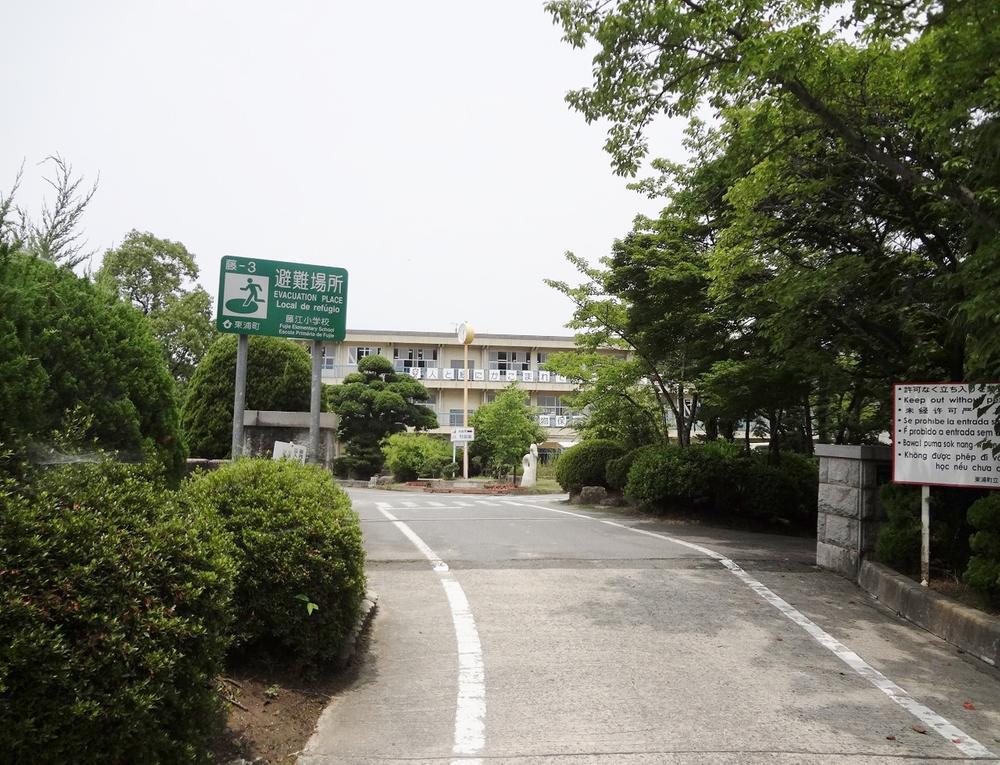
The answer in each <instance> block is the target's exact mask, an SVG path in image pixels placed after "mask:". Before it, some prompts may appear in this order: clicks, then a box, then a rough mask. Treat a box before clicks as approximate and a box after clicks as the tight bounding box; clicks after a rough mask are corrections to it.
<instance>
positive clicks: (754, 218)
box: [548, 0, 1000, 398]
mask: <svg viewBox="0 0 1000 765" xmlns="http://www.w3.org/2000/svg"><path fill="white" fill-rule="evenodd" d="M548 7H549V10H550V11H551V12H552V14H553V16H554V18H555V19H556V20H557V22H558V23H559V24H560V25H561V26H562V27H563V30H564V32H565V34H566V39H567V40H568V41H569V42H570V43H571V44H573V45H574V46H577V47H584V46H586V45H588V44H591V43H596V45H597V47H598V50H597V53H596V55H595V57H594V70H593V71H594V82H593V85H592V86H590V87H587V88H583V89H581V90H578V91H575V92H573V93H571V94H570V95H569V97H568V99H569V101H570V103H571V104H572V105H573V106H574V107H575V108H577V109H578V110H580V111H581V112H582V113H583V114H584V115H585V116H586V118H587V119H588V120H597V119H607V120H609V122H610V128H609V134H608V142H607V144H606V147H607V149H608V151H609V152H610V153H611V155H612V158H613V162H614V165H615V168H616V169H617V170H618V171H619V172H621V173H623V174H633V173H635V172H636V171H637V170H638V168H639V166H640V163H641V161H642V159H643V157H644V156H645V154H646V151H647V143H646V136H647V134H648V132H649V130H650V129H653V127H654V126H653V123H654V120H655V119H656V118H657V117H658V116H661V115H666V116H673V117H687V118H689V119H691V120H692V125H693V126H695V127H696V126H697V121H696V120H694V119H693V115H694V114H695V113H696V110H698V109H701V108H704V107H705V106H709V107H711V108H712V109H713V110H714V111H715V113H716V115H717V117H718V118H719V119H720V120H721V122H722V127H721V128H717V129H715V128H713V129H712V130H708V131H704V132H703V138H704V140H703V141H702V148H703V149H704V147H705V146H706V144H708V145H711V146H712V148H711V151H710V152H709V153H712V154H714V155H715V156H721V155H723V154H726V148H727V146H728V144H727V141H728V140H729V139H731V138H733V137H734V135H735V136H736V138H737V139H739V133H741V132H742V133H743V135H744V137H749V136H750V135H751V134H752V135H753V136H754V137H755V138H757V139H763V140H762V141H761V142H760V143H756V144H755V143H751V142H748V141H744V143H743V145H744V147H749V148H750V149H751V156H752V158H753V159H752V161H751V162H750V163H749V166H747V165H746V162H745V161H744V162H743V173H742V178H739V177H738V176H732V177H731V182H730V183H727V184H725V189H724V191H723V194H724V196H723V197H722V199H723V200H724V203H725V205H726V206H730V205H731V212H733V213H735V214H736V217H735V218H734V219H733V220H731V221H726V222H724V227H725V226H730V225H731V226H732V227H731V228H730V229H729V231H728V233H724V232H723V228H722V227H720V229H719V231H718V234H719V242H720V245H721V246H720V257H719V258H717V259H714V263H713V265H714V266H716V267H717V272H718V273H725V270H726V267H727V266H732V265H733V264H735V263H737V262H740V261H742V262H744V263H745V262H746V261H747V260H748V259H747V258H745V254H746V252H747V245H748V244H752V245H754V246H753V249H751V250H750V251H751V252H752V253H753V255H754V258H751V259H749V260H751V262H753V263H760V264H761V265H762V266H763V267H764V270H763V271H760V272H758V277H762V278H763V279H764V281H768V282H769V281H774V282H776V284H774V285H772V286H773V287H782V288H784V290H785V291H784V295H777V296H778V297H783V298H784V299H786V300H787V299H788V298H789V297H792V298H798V299H800V300H799V301H798V305H799V306H801V307H803V308H807V307H808V308H812V309H814V310H815V309H818V310H815V312H814V319H813V321H812V322H811V323H808V324H806V325H804V326H805V327H809V326H815V325H816V322H817V319H818V318H819V317H818V315H817V314H818V313H820V312H825V313H826V314H827V315H831V316H833V317H834V318H835V320H840V321H839V323H840V324H841V325H842V327H843V330H844V331H843V333H842V334H843V335H844V336H845V337H848V338H851V340H852V341H853V342H854V343H855V344H856V345H857V346H864V345H865V344H867V345H868V346H870V347H868V348H864V347H859V348H856V349H854V350H851V351H849V353H850V354H856V355H857V356H859V357H860V359H852V362H856V361H858V360H860V362H861V363H860V365H858V364H852V365H851V366H852V367H853V368H854V369H857V370H864V369H870V368H872V367H874V366H875V365H876V364H877V363H879V361H880V360H881V362H882V365H883V367H884V368H886V369H888V368H889V367H892V373H893V374H899V373H900V370H907V369H910V368H912V367H915V366H919V365H920V363H921V361H922V362H923V364H924V366H934V365H938V366H941V367H943V369H944V370H945V371H944V374H946V375H947V376H949V377H951V378H953V379H957V378H961V377H963V376H964V375H965V374H966V373H967V372H970V371H971V372H972V374H973V375H979V376H983V375H991V374H995V373H996V371H995V370H997V369H1000V342H998V341H997V340H996V334H995V332H991V331H989V327H990V326H995V324H991V322H995V312H994V311H992V309H991V308H990V306H995V305H996V304H997V302H998V300H1000V280H998V279H997V278H996V276H995V275H996V273H998V272H1000V268H998V266H1000V244H998V230H1000V163H998V162H997V157H998V146H1000V140H998V138H1000V121H998V115H1000V88H998V87H997V80H996V76H995V73H996V71H997V70H998V68H1000V31H998V30H1000V7H998V5H997V4H996V3H995V2H992V0H964V1H963V2H944V3H938V2H934V1H933V0H918V1H917V2H913V3H898V4H897V3H886V2H882V1H881V0H872V2H859V3H854V4H853V5H843V4H835V3H832V2H829V3H828V2H823V3H819V4H816V3H806V2H804V1H800V0H766V1H765V2H761V1H760V0H736V1H735V2H732V3H728V4H725V5H724V6H723V5H720V4H718V3H709V2H700V0H664V1H663V2H658V3H632V2H610V3H609V2H603V1H598V0H593V1H591V0H585V1H583V2H576V1H575V0H565V1H562V0H560V1H558V2H552V3H550V4H549V6H548ZM838 20H839V22H840V24H837V23H836V22H837V21H838ZM831 21H833V22H834V23H832V24H831ZM847 28H850V29H851V30H852V31H855V32H856V33H857V35H856V37H855V38H854V39H852V40H848V39H847V36H846V35H845V34H844V33H843V30H844V29H847ZM747 126H749V128H750V130H749V131H748V130H747V129H746V128H747ZM729 158H730V161H731V162H732V163H733V166H735V160H736V156H735V152H729ZM654 164H656V166H657V167H659V168H660V169H662V170H666V171H667V172H668V179H667V180H666V181H664V180H663V179H660V180H658V181H656V180H654V181H649V182H645V183H643V184H640V186H641V187H642V188H644V189H646V190H647V191H656V190H659V191H663V190H666V191H667V192H668V193H669V194H670V195H671V196H674V195H675V193H676V192H677V191H678V188H680V189H681V190H682V191H683V189H684V188H685V186H686V183H687V182H688V181H689V180H690V179H687V178H684V177H680V178H678V177H677V173H676V170H677V168H676V167H672V166H670V165H668V164H667V163H663V162H660V163H654ZM790 212H792V213H794V214H793V215H792V216H791V217H789V213H790ZM803 234H804V235H805V236H803ZM727 240H728V241H727ZM831 245H832V246H831ZM727 250H728V252H729V254H730V257H729V258H728V262H726V261H724V260H723V259H722V256H724V255H725V253H726V251H727ZM886 256H888V257H886ZM762 257H763V258H769V257H777V258H778V259H779V260H783V261H784V262H782V263H779V264H778V265H777V266H775V264H774V263H773V262H772V263H767V262H766V260H763V261H762V260H761V258H762ZM817 257H820V258H822V257H826V258H827V260H828V262H826V263H824V264H823V268H822V269H821V278H820V279H815V278H812V277H813V275H814V273H815V269H814V268H813V267H812V263H815V261H816V258H817ZM793 258H799V259H800V260H801V262H800V263H796V262H794V261H793V262H790V263H789V262H788V261H790V260H791V259H793ZM786 266H787V267H786ZM743 270H744V272H745V269H743ZM726 275H727V276H732V274H726ZM772 277H773V279H772ZM797 277H798V278H797ZM834 277H836V278H834ZM899 277H902V278H901V279H900V278H899ZM799 284H805V285H807V287H808V285H810V284H811V285H813V286H815V287H816V288H817V291H816V293H814V297H811V298H809V299H807V300H801V298H803V297H804V295H803V294H802V292H808V289H806V290H802V291H797V290H796V286H797V285H799ZM832 284H835V285H836V286H838V287H840V288H843V289H837V290H834V291H833V295H834V300H833V301H830V302H831V303H832V304H831V305H830V308H829V309H827V308H826V307H825V306H824V305H823V301H822V300H821V299H819V298H818V293H819V292H820V291H827V289H828V287H829V286H830V285H832ZM820 285H822V286H820ZM908 289H910V290H912V295H911V297H912V298H913V299H912V300H910V301H909V303H908V309H909V310H906V311H904V312H903V313H900V312H899V311H898V307H899V303H900V300H899V299H898V297H899V296H900V295H906V290H908ZM796 293H798V294H796ZM774 294H775V293H774V292H773V290H772V296H774ZM928 296H929V297H930V299H931V302H930V310H929V313H930V314H931V315H933V316H936V317H937V321H936V322H935V324H936V325H937V329H936V330H935V329H934V328H932V326H930V325H928V326H925V327H923V328H922V330H920V329H919V327H918V325H919V324H920V323H921V322H922V321H923V318H922V317H920V316H919V315H914V314H915V313H916V314H919V312H920V308H921V306H922V305H927V302H926V300H925V298H926V297H928ZM886 298H889V299H886ZM892 298H897V299H892ZM841 300H844V301H848V310H846V311H845V310H841V309H840V306H838V305H837V303H838V302H839V301H841ZM778 302H779V306H780V301H778ZM862 302H866V303H867V308H868V315H867V316H865V315H864V314H865V312H864V311H858V310H856V308H857V306H859V305H860V304H861V303H862ZM879 305H881V306H882V307H883V308H884V309H885V314H884V316H883V317H882V318H883V319H885V318H888V319H896V320H895V321H891V322H890V323H889V325H888V328H889V332H888V333H887V332H884V331H881V330H880V329H879V324H880V322H879V321H878V320H877V317H876V316H874V310H875V309H876V308H877V306H879ZM781 307H783V306H781ZM913 309H916V312H915V311H914V310H913ZM788 313H792V312H788ZM800 317H801V314H800ZM942 318H944V321H943V322H942V321H941V319H942ZM907 324H908V325H909V326H906V325H907ZM843 325H849V326H846V327H844V326H843ZM788 328H794V325H793V324H792V322H790V321H789V322H786V324H785V330H786V332H785V333H786V334H788V332H787V330H788ZM942 328H943V329H942ZM913 329H918V331H917V335H918V336H919V337H921V338H924V337H930V340H931V342H930V343H924V344H923V345H924V349H925V350H927V351H928V353H927V354H925V358H924V359H923V360H921V359H920V358H919V356H915V354H910V353H908V352H907V349H908V348H909V341H910V339H911V336H908V330H913ZM899 330H902V331H899ZM804 332H808V330H805V331H804ZM804 332H803V333H802V334H804ZM893 335H895V337H893ZM935 336H936V337H935ZM893 345H895V346H897V349H896V350H895V351H894V349H893V348H892V346H893ZM876 346H882V349H883V350H881V351H879V350H874V348H875V347H876ZM935 346H936V347H935ZM885 349H888V350H889V351H890V352H889V353H888V354H884V353H883V351H884V350H885ZM827 350H828V349H820V351H819V353H820V354H821V355H822V352H824V351H827ZM901 356H903V357H905V358H900V357H901ZM934 356H939V357H943V359H942V358H932V357H934ZM861 380H862V378H861V376H860V374H857V375H855V377H854V382H855V383H856V384H857V385H858V386H859V389H860V388H864V387H865V384H864V383H862V382H861ZM870 382H871V386H872V387H880V386H881V382H880V381H875V380H874V378H872V379H871V380H870ZM860 397H863V394H859V398H860Z"/></svg>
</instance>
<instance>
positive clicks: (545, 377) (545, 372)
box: [538, 369, 552, 382]
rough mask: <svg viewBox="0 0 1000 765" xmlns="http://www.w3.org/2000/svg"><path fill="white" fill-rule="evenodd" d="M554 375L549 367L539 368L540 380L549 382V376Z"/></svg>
mask: <svg viewBox="0 0 1000 765" xmlns="http://www.w3.org/2000/svg"><path fill="white" fill-rule="evenodd" d="M551 377H552V373H551V372H550V371H549V370H547V369H539V370H538V382H549V378H551Z"/></svg>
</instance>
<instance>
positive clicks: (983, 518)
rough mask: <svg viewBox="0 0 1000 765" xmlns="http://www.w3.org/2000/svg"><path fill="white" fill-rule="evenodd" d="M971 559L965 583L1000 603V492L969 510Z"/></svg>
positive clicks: (978, 501)
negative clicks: (972, 531)
mask: <svg viewBox="0 0 1000 765" xmlns="http://www.w3.org/2000/svg"><path fill="white" fill-rule="evenodd" d="M968 520H969V525H970V526H972V528H973V529H975V532H974V533H973V534H972V537H971V539H970V540H969V544H970V547H971V549H972V556H971V557H970V558H969V564H968V567H967V568H966V569H965V581H966V583H967V584H968V585H969V586H970V587H972V588H974V589H976V590H979V591H980V592H981V593H983V594H984V595H986V596H987V597H988V598H989V599H990V600H991V601H992V602H993V603H1000V492H991V493H990V494H988V495H987V496H985V497H982V498H980V499H977V500H976V501H975V502H973V503H972V505H971V506H970V507H969V511H968Z"/></svg>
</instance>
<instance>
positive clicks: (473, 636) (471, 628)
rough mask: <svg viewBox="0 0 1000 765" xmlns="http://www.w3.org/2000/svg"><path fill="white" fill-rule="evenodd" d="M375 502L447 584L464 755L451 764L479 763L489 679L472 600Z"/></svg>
mask: <svg viewBox="0 0 1000 765" xmlns="http://www.w3.org/2000/svg"><path fill="white" fill-rule="evenodd" d="M375 506H376V507H377V508H378V509H379V512H381V513H382V515H384V516H385V517H386V518H388V519H389V520H390V521H392V523H393V525H394V526H395V527H396V528H397V529H399V530H400V531H401V532H402V533H403V535H404V536H405V537H406V538H407V539H409V540H410V541H411V542H412V543H413V545H414V547H416V548H417V549H418V550H420V552H422V553H423V554H424V557H425V558H427V560H429V561H430V562H431V566H433V568H434V571H436V572H437V575H438V577H439V579H440V580H441V585H442V586H443V587H444V593H445V595H446V596H447V598H448V607H449V608H450V609H451V620H452V622H453V624H454V625H455V642H456V644H457V646H458V698H457V700H456V704H455V743H454V746H453V748H452V752H453V753H454V754H457V755H461V756H460V757H459V758H458V759H455V760H452V765H459V764H461V765H480V764H481V762H482V760H480V759H478V758H474V757H473V758H472V759H470V756H472V755H476V754H478V753H479V752H480V751H482V749H483V746H484V744H485V731H486V683H485V681H484V669H483V648H482V644H481V643H480V642H479V630H477V629H476V622H475V619H473V617H472V609H471V608H470V607H469V600H468V598H466V597H465V591H464V590H463V589H462V585H460V584H459V583H458V580H457V579H455V576H454V575H453V574H452V573H451V570H450V569H449V568H448V564H447V563H445V562H444V561H443V560H441V558H440V557H438V555H437V553H435V552H434V551H433V550H432V549H431V548H430V547H428V546H427V543H426V542H424V540H422V539H421V538H420V537H418V536H417V535H416V533H414V531H413V529H411V528H410V527H409V526H407V525H406V524H405V523H403V522H402V521H401V520H399V519H398V518H396V516H394V515H393V514H392V513H390V512H389V510H388V507H389V506H388V503H386V502H376V503H375Z"/></svg>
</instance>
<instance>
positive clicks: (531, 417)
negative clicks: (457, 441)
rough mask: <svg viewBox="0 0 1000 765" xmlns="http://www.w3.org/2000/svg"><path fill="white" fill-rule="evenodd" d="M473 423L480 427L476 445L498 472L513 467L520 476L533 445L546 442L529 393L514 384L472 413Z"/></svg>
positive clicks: (515, 475) (471, 423) (471, 422)
mask: <svg viewBox="0 0 1000 765" xmlns="http://www.w3.org/2000/svg"><path fill="white" fill-rule="evenodd" d="M469 424H470V425H472V427H474V428H475V429H476V440H475V442H474V443H475V448H476V451H477V453H479V454H481V455H483V456H485V458H486V462H487V464H488V465H489V466H490V467H491V468H493V470H495V471H497V472H498V473H500V472H503V473H506V471H507V469H508V468H510V469H511V470H512V472H513V473H514V477H515V480H516V478H517V466H518V465H520V464H521V458H522V457H523V456H524V455H525V454H526V453H527V451H528V449H529V448H530V447H531V445H532V444H538V443H542V442H543V441H544V440H545V438H546V435H545V431H543V430H542V429H541V428H540V427H539V425H538V418H537V417H536V416H535V413H534V412H533V411H532V409H531V407H529V406H528V394H527V393H525V392H524V391H523V390H521V389H520V388H518V387H517V386H516V385H510V386H508V387H507V388H504V389H503V390H502V391H500V392H499V393H498V394H497V397H496V398H495V399H494V400H493V401H491V402H490V403H488V404H483V405H482V406H480V407H479V408H478V409H477V410H476V411H475V412H473V414H472V418H471V419H470V420H469Z"/></svg>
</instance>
